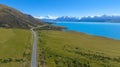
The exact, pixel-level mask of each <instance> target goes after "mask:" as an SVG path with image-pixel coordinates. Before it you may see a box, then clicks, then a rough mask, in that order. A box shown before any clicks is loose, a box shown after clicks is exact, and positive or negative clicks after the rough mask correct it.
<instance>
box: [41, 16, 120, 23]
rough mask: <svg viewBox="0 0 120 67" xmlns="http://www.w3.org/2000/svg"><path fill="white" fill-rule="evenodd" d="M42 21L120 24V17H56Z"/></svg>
mask: <svg viewBox="0 0 120 67" xmlns="http://www.w3.org/2000/svg"><path fill="white" fill-rule="evenodd" d="M39 19H41V20H43V21H47V22H49V21H53V22H55V21H67V22H120V16H114V15H113V16H109V15H102V16H88V17H81V18H78V17H71V16H61V17H57V18H56V19H49V18H45V17H44V18H39Z"/></svg>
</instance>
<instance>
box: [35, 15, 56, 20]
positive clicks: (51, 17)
mask: <svg viewBox="0 0 120 67" xmlns="http://www.w3.org/2000/svg"><path fill="white" fill-rule="evenodd" d="M35 18H38V19H56V18H57V17H55V16H51V15H48V16H39V17H36V16H35Z"/></svg>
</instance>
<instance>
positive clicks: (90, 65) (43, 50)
mask: <svg viewBox="0 0 120 67" xmlns="http://www.w3.org/2000/svg"><path fill="white" fill-rule="evenodd" d="M37 33H38V45H37V46H38V47H37V58H38V60H37V61H38V67H40V66H42V65H45V67H120V41H117V40H113V39H108V38H104V37H98V36H91V35H86V34H83V33H77V32H61V31H50V30H49V31H48V30H47V31H45V30H44V31H38V32H37Z"/></svg>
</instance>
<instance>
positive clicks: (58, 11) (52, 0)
mask: <svg viewBox="0 0 120 67" xmlns="http://www.w3.org/2000/svg"><path fill="white" fill-rule="evenodd" d="M0 4H5V5H8V6H11V7H13V8H16V9H18V10H20V11H22V12H24V13H27V14H31V15H33V16H46V15H52V16H77V17H82V16H94V15H103V14H107V15H112V14H115V15H120V0H0Z"/></svg>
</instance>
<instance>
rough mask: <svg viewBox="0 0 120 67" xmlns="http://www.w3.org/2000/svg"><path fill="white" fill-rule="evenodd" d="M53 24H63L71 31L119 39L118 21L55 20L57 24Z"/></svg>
mask: <svg viewBox="0 0 120 67" xmlns="http://www.w3.org/2000/svg"><path fill="white" fill-rule="evenodd" d="M55 25H58V26H64V27H66V28H67V29H68V30H72V31H77V32H82V33H86V34H90V35H95V36H103V37H107V38H112V39H117V40H120V23H109V22H101V23H100V22H74V23H73V22H57V24H55Z"/></svg>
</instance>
